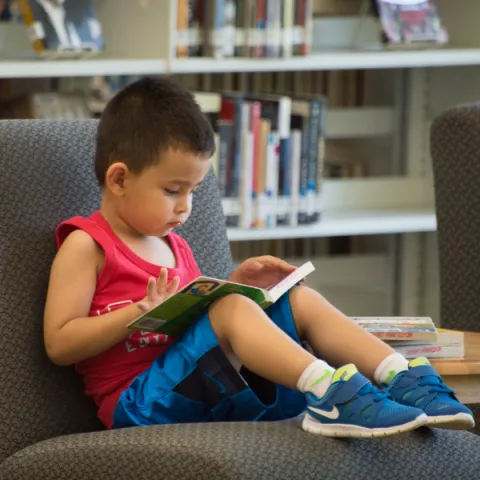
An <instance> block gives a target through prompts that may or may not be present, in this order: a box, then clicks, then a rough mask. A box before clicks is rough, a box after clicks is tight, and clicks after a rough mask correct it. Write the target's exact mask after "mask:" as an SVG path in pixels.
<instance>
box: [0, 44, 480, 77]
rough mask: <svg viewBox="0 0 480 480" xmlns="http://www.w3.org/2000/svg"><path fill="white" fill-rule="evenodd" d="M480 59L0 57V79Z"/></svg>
mask: <svg viewBox="0 0 480 480" xmlns="http://www.w3.org/2000/svg"><path fill="white" fill-rule="evenodd" d="M479 64H480V48H457V49H456V48H445V49H438V50H413V51H375V52H365V51H335V52H323V53H315V54H312V55H309V56H306V57H295V58H286V59H247V58H245V59H244V58H233V59H225V60H214V59H211V58H188V59H178V60H177V59H171V60H169V59H168V58H161V57H159V58H121V57H120V58H102V57H98V58H92V59H78V60H42V59H39V60H2V61H0V78H39V77H72V76H74V77H75V76H76V77H89V76H92V75H162V74H173V73H176V74H182V73H228V72H274V71H275V72H282V71H283V72H286V71H302V70H353V69H364V70H366V69H398V68H424V67H448V66H450V67H460V66H472V65H479Z"/></svg>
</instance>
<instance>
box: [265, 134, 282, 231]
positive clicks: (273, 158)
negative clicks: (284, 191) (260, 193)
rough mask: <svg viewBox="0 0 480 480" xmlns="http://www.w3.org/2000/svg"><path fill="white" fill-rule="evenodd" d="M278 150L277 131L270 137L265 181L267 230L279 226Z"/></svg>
mask: <svg viewBox="0 0 480 480" xmlns="http://www.w3.org/2000/svg"><path fill="white" fill-rule="evenodd" d="M278 148H279V147H278V133H277V132H276V131H271V132H270V134H269V136H268V146H267V170H266V180H265V184H266V187H265V188H266V196H267V220H266V227H267V228H274V227H276V225H277V215H276V205H277V196H278V169H279V165H278Z"/></svg>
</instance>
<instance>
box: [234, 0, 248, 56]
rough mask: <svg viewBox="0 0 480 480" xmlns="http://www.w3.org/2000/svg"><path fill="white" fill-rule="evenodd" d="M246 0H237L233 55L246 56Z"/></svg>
mask: <svg viewBox="0 0 480 480" xmlns="http://www.w3.org/2000/svg"><path fill="white" fill-rule="evenodd" d="M247 12H248V11H247V0H237V8H236V14H235V56H236V57H246V56H248V54H247V51H246V50H247V38H248V23H247V24H246V21H247V22H248V16H247Z"/></svg>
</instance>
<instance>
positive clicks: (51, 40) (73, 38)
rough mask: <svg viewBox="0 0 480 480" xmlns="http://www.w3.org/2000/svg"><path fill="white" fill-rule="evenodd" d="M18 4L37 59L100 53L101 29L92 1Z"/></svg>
mask: <svg viewBox="0 0 480 480" xmlns="http://www.w3.org/2000/svg"><path fill="white" fill-rule="evenodd" d="M17 2H18V5H19V8H20V11H21V14H22V17H23V20H24V22H25V24H26V26H27V28H28V33H29V37H30V38H31V41H32V44H33V49H34V51H35V53H37V54H38V55H44V54H47V53H56V54H60V55H62V56H70V55H73V56H76V55H78V54H81V53H85V52H88V53H98V52H100V51H102V50H103V48H104V40H103V34H102V27H101V24H100V21H99V19H98V16H97V13H96V9H95V5H94V2H93V0H85V1H82V2H75V1H72V0H69V1H51V0H17Z"/></svg>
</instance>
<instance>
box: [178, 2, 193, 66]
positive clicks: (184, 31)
mask: <svg viewBox="0 0 480 480" xmlns="http://www.w3.org/2000/svg"><path fill="white" fill-rule="evenodd" d="M189 7H190V5H189V1H188V0H177V41H176V48H175V52H176V56H177V58H186V57H188V43H189V42H188V40H189V38H188V33H189V31H188V28H189V26H188V24H189V16H190V11H189V10H190V8H189Z"/></svg>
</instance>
